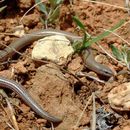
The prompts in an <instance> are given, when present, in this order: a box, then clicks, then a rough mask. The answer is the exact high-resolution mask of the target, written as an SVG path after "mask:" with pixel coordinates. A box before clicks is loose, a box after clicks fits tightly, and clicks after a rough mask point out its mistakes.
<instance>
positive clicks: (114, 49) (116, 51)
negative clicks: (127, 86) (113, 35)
mask: <svg viewBox="0 0 130 130" xmlns="http://www.w3.org/2000/svg"><path fill="white" fill-rule="evenodd" d="M110 47H111V50H112V53H113V55H114V56H115V57H116V58H117V59H118V60H121V61H122V60H123V55H122V53H121V52H120V50H119V49H118V48H117V47H115V46H114V45H110Z"/></svg>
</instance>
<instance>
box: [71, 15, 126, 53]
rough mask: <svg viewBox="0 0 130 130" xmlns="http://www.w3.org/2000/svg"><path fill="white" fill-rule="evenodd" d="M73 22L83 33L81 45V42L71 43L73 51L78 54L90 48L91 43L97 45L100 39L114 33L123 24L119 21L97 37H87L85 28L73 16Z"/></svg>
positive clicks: (122, 21) (123, 21)
mask: <svg viewBox="0 0 130 130" xmlns="http://www.w3.org/2000/svg"><path fill="white" fill-rule="evenodd" d="M73 20H74V22H75V23H76V24H77V26H78V27H79V28H80V30H82V31H83V33H84V37H83V41H82V43H81V42H76V43H73V47H74V50H75V51H76V52H77V51H78V52H80V51H82V50H83V49H85V48H87V47H89V46H91V45H92V44H93V43H97V42H99V41H101V40H102V39H104V38H105V37H107V36H108V35H109V34H111V33H112V32H114V31H115V30H117V29H118V28H119V27H121V26H122V25H123V24H124V23H125V20H120V21H119V22H118V23H117V24H116V25H115V26H113V27H112V28H111V29H109V30H108V31H104V32H103V33H101V34H99V35H98V36H96V37H92V36H91V35H89V34H88V33H87V31H86V29H85V26H84V25H83V24H82V22H81V21H80V20H79V18H77V17H75V16H74V17H73Z"/></svg>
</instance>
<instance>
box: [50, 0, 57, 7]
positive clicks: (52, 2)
mask: <svg viewBox="0 0 130 130" xmlns="http://www.w3.org/2000/svg"><path fill="white" fill-rule="evenodd" d="M49 2H50V4H51V6H52V7H53V8H55V7H56V0H49Z"/></svg>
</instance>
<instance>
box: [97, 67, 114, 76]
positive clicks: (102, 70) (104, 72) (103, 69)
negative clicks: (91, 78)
mask: <svg viewBox="0 0 130 130" xmlns="http://www.w3.org/2000/svg"><path fill="white" fill-rule="evenodd" d="M97 73H99V74H101V75H104V76H107V77H112V76H114V72H113V71H112V70H111V69H110V68H109V67H107V66H105V65H102V64H100V65H99V67H98V72H97Z"/></svg>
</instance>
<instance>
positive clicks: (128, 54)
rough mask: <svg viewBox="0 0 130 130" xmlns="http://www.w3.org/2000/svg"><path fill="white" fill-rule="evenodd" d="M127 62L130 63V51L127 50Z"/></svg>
mask: <svg viewBox="0 0 130 130" xmlns="http://www.w3.org/2000/svg"><path fill="white" fill-rule="evenodd" d="M127 62H130V50H127Z"/></svg>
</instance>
